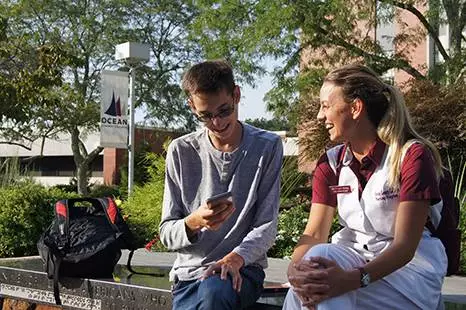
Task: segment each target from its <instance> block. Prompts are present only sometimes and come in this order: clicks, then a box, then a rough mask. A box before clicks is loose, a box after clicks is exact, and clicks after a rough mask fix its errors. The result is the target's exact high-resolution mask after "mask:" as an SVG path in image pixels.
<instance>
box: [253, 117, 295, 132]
mask: <svg viewBox="0 0 466 310" xmlns="http://www.w3.org/2000/svg"><path fill="white" fill-rule="evenodd" d="M244 122H245V123H248V124H250V125H252V126H255V127H257V128H261V129H265V130H270V131H290V130H292V129H293V128H292V125H291V124H290V122H289V121H288V120H286V119H285V118H277V117H275V118H272V119H266V118H265V117H261V118H255V119H250V118H248V119H246V120H245V121H244Z"/></svg>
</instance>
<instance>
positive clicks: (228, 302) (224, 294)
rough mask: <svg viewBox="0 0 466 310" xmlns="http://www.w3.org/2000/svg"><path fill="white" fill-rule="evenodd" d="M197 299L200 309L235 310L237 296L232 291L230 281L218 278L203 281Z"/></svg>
mask: <svg viewBox="0 0 466 310" xmlns="http://www.w3.org/2000/svg"><path fill="white" fill-rule="evenodd" d="M198 297H199V304H200V305H201V307H200V309H236V308H237V305H238V294H237V293H236V292H235V291H234V290H233V286H232V283H231V280H230V279H227V280H222V279H220V277H219V276H211V277H209V278H207V279H205V280H203V281H202V282H201V283H200V285H199V288H198Z"/></svg>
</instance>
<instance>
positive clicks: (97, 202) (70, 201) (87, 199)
mask: <svg viewBox="0 0 466 310" xmlns="http://www.w3.org/2000/svg"><path fill="white" fill-rule="evenodd" d="M78 202H88V203H90V204H92V206H93V207H94V208H96V209H101V210H102V211H105V206H104V205H103V204H102V201H101V200H100V199H98V198H91V197H83V198H69V199H65V200H63V203H65V204H66V205H67V206H68V208H80V207H77V206H76V203H78Z"/></svg>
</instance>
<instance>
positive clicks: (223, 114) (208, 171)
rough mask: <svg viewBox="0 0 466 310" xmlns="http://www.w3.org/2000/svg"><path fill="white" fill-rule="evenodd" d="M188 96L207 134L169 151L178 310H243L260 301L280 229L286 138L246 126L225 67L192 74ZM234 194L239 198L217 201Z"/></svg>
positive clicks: (169, 228) (167, 224)
mask: <svg viewBox="0 0 466 310" xmlns="http://www.w3.org/2000/svg"><path fill="white" fill-rule="evenodd" d="M182 87H183V90H184V91H185V92H186V94H187V96H188V103H189V106H190V107H191V110H192V112H193V113H194V114H195V115H196V117H197V118H198V119H199V121H200V122H202V123H204V125H205V128H203V129H201V130H199V131H196V132H194V133H191V134H187V135H185V136H183V137H180V138H178V139H175V140H173V142H172V143H171V144H170V146H169V148H168V153H167V161H166V179H165V193H164V205H163V211H162V221H161V224H160V236H161V240H162V243H163V244H164V245H165V246H166V247H167V248H168V249H170V250H173V251H177V253H178V255H177V259H176V261H175V263H174V266H173V269H172V271H171V272H170V279H171V280H172V281H174V285H173V308H174V309H183V310H185V309H212V310H214V309H215V310H217V309H239V308H244V307H247V306H250V305H252V304H254V302H255V301H256V299H257V298H258V297H259V296H260V294H261V291H262V285H263V281H264V271H263V269H264V268H266V267H267V258H266V253H267V250H268V249H269V248H270V247H271V246H272V244H273V242H274V240H275V235H276V227H277V216H278V207H279V191H280V169H281V163H282V156H283V149H282V144H281V140H280V138H279V137H278V136H277V135H275V134H272V133H270V132H266V131H264V130H260V129H257V128H255V127H252V126H250V125H247V124H243V123H241V122H239V121H238V103H239V101H240V97H241V93H240V89H239V87H238V86H237V85H235V82H234V78H233V72H232V69H231V67H230V65H229V64H228V63H227V62H225V61H206V62H203V63H200V64H197V65H195V66H193V67H192V68H190V69H189V71H188V72H187V73H186V74H185V76H184V78H183V84H182ZM224 192H231V193H232V197H230V198H228V197H224V198H220V199H217V200H214V201H211V200H209V198H210V197H212V196H215V195H218V194H221V193H224Z"/></svg>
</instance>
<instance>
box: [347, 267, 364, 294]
mask: <svg viewBox="0 0 466 310" xmlns="http://www.w3.org/2000/svg"><path fill="white" fill-rule="evenodd" d="M347 283H348V284H347V286H348V288H349V290H348V291H353V290H357V289H359V288H361V272H360V271H359V270H358V269H353V270H349V271H347Z"/></svg>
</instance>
